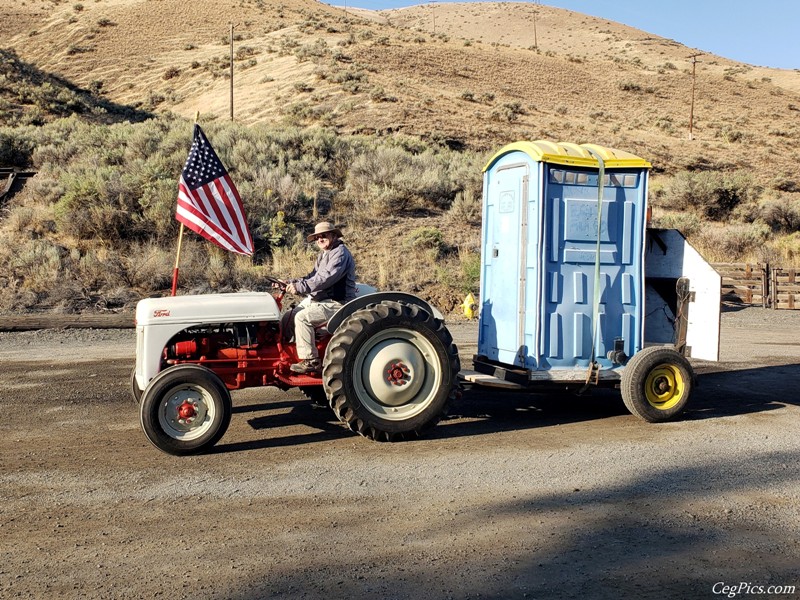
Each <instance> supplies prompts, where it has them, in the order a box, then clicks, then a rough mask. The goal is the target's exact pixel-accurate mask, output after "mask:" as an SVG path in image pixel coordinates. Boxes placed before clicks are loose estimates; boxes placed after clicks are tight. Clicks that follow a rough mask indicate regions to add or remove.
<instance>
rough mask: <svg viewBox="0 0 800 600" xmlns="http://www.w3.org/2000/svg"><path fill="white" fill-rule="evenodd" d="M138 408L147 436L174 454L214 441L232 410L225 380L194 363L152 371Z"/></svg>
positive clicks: (194, 451)
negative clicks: (159, 371) (154, 373)
mask: <svg viewBox="0 0 800 600" xmlns="http://www.w3.org/2000/svg"><path fill="white" fill-rule="evenodd" d="M139 408H140V410H139V416H140V419H141V423H142V429H143V430H144V434H145V435H146V436H147V439H148V440H150V442H151V443H152V444H153V445H154V446H155V447H156V448H158V449H159V450H162V451H164V452H166V453H167V454H174V455H178V456H179V455H185V454H197V453H199V452H203V451H204V450H207V449H208V448H210V447H211V446H213V445H214V444H216V443H217V442H218V441H219V440H220V438H222V436H223V435H224V434H225V431H226V430H227V429H228V425H229V424H230V421H231V412H232V409H231V396H230V393H229V392H228V389H227V388H226V387H225V384H224V383H223V382H222V380H221V379H220V378H219V377H217V375H215V374H214V373H213V372H211V371H210V370H208V369H206V368H204V367H200V366H198V365H178V366H175V367H172V368H169V369H166V370H165V371H162V372H161V373H159V374H158V375H156V376H155V377H154V378H153V380H152V381H151V382H150V384H149V385H148V386H147V389H146V390H145V391H144V394H143V395H142V401H141V405H140V407H139Z"/></svg>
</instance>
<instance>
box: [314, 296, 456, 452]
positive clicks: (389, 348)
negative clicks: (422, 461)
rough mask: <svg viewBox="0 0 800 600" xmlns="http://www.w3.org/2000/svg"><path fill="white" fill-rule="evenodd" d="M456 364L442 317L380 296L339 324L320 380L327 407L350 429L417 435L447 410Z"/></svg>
mask: <svg viewBox="0 0 800 600" xmlns="http://www.w3.org/2000/svg"><path fill="white" fill-rule="evenodd" d="M459 368H460V366H459V360H458V351H457V349H456V347H455V345H454V344H453V339H452V337H451V336H450V332H449V331H448V330H447V328H446V327H445V325H444V322H443V321H441V320H439V319H436V318H435V317H433V316H432V315H431V314H430V313H429V312H428V311H426V310H425V309H423V308H421V307H420V306H418V305H415V304H407V303H405V302H392V301H388V300H387V301H383V302H381V303H379V304H373V305H370V306H367V307H366V308H364V309H361V310H358V311H356V312H354V313H353V314H352V315H350V316H349V317H348V318H347V319H346V320H345V321H344V322H343V323H342V324H341V325H339V327H338V328H337V329H336V331H335V332H334V334H333V337H332V338H331V341H330V343H329V344H328V350H327V352H326V354H325V361H324V364H323V369H322V380H323V384H324V387H325V392H326V394H327V396H328V399H329V401H330V404H331V408H333V411H334V412H335V413H336V416H337V417H338V418H339V420H340V421H342V423H344V424H345V425H346V426H347V427H348V428H349V429H351V430H352V431H355V432H356V433H359V434H361V435H363V436H364V437H367V438H370V439H373V440H377V441H397V440H403V439H410V438H416V437H419V436H420V435H422V434H423V433H424V432H425V431H427V430H428V429H430V428H431V427H433V426H434V425H436V424H437V423H438V422H439V421H440V420H441V419H442V417H443V416H445V415H446V414H447V408H448V405H449V403H450V401H452V400H453V399H454V398H455V396H456V393H457V391H458V379H457V375H458V371H459Z"/></svg>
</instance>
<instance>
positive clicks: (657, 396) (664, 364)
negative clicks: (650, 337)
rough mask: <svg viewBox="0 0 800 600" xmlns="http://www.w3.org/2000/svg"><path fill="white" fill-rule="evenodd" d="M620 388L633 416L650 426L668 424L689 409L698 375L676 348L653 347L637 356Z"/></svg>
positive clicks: (631, 361)
mask: <svg viewBox="0 0 800 600" xmlns="http://www.w3.org/2000/svg"><path fill="white" fill-rule="evenodd" d="M620 387H621V391H622V401H623V402H624V403H625V406H626V407H627V408H628V410H629V411H631V413H633V414H634V415H636V416H637V417H639V418H640V419H644V420H645V421H649V422H650V423H657V422H660V421H668V420H670V419H674V418H675V417H677V416H678V415H679V414H680V413H682V412H683V410H684V409H685V408H686V404H687V403H688V402H689V397H690V396H691V394H692V388H693V387H694V371H693V370H692V366H691V365H690V364H689V361H688V360H686V358H684V357H683V355H681V354H679V353H678V352H676V351H675V350H673V349H672V348H666V347H663V346H651V347H649V348H644V349H643V350H641V351H640V352H638V353H636V354H634V356H633V358H631V360H630V361H629V362H628V364H627V365H626V366H625V368H624V369H623V371H622V382H621V386H620Z"/></svg>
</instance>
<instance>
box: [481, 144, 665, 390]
mask: <svg viewBox="0 0 800 600" xmlns="http://www.w3.org/2000/svg"><path fill="white" fill-rule="evenodd" d="M649 168H650V163H648V162H647V161H646V160H644V159H642V158H639V157H637V156H634V155H632V154H629V153H626V152H620V151H618V150H613V149H610V148H604V147H601V146H595V145H591V144H584V145H580V146H579V145H577V144H569V143H557V144H556V143H552V142H547V141H541V140H539V141H535V142H518V143H514V144H510V145H508V146H506V147H504V148H502V149H501V150H500V151H499V152H497V153H496V154H495V155H494V156H493V157H492V158H491V160H490V161H489V162H488V164H487V165H486V167H485V168H484V183H483V230H482V238H483V239H482V266H481V269H482V270H481V289H480V298H481V313H480V330H479V336H478V354H479V355H480V356H483V357H486V358H487V359H488V360H490V361H495V362H497V363H501V364H506V365H510V366H514V367H521V368H522V369H526V370H530V371H542V372H548V371H551V370H554V369H558V370H567V371H574V373H573V377H574V378H575V379H580V378H582V377H583V376H584V374H585V372H586V370H587V368H589V367H590V366H591V363H592V362H593V359H594V362H595V363H596V364H597V365H598V366H599V367H600V368H601V371H602V370H607V369H614V368H616V367H618V366H620V364H619V363H618V362H617V363H615V362H614V360H613V358H609V357H608V356H609V352H614V351H616V352H618V353H619V352H624V353H625V355H626V356H633V355H634V354H635V353H636V352H637V351H638V350H640V349H641V347H642V329H643V312H642V311H643V302H642V298H643V279H644V270H643V256H642V255H643V237H644V230H645V220H646V219H645V214H646V197H647V193H646V190H647V176H648V170H649ZM601 178H602V179H601ZM599 194H602V197H600V196H599ZM598 217H599V227H598ZM595 294H597V297H595ZM593 332H596V333H595V335H594V340H595V343H594V347H593V344H592V339H593ZM619 356H621V354H620V355H619ZM563 377H566V378H567V379H570V378H571V377H570V376H569V375H568V374H566V373H564V374H560V375H559V378H563ZM547 378H552V377H551V376H548V377H547Z"/></svg>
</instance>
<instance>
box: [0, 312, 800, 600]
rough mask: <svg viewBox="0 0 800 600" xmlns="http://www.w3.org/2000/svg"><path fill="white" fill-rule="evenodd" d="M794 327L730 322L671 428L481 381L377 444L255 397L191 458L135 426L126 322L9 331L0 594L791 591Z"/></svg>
mask: <svg viewBox="0 0 800 600" xmlns="http://www.w3.org/2000/svg"><path fill="white" fill-rule="evenodd" d="M798 326H800V311H797V312H794V311H777V312H776V311H767V310H761V309H756V308H747V309H743V310H728V311H726V312H725V313H724V314H723V321H722V360H721V362H720V363H702V362H698V363H695V366H696V369H697V371H698V373H699V387H698V389H697V390H696V393H695V396H694V398H693V402H692V404H691V406H690V408H689V410H688V411H687V413H686V414H685V416H684V418H683V419H682V420H680V421H677V422H673V423H666V424H660V425H653V424H647V423H644V422H642V421H639V420H638V419H636V418H635V417H633V416H631V415H629V414H628V413H627V412H626V411H625V409H624V407H623V405H622V402H621V400H620V398H619V395H618V394H617V393H614V392H603V393H597V394H594V395H592V396H591V397H580V398H576V397H573V396H569V395H542V394H534V395H531V394H520V393H509V392H505V393H503V392H494V391H490V390H482V389H477V388H476V389H472V390H468V391H466V392H465V394H464V398H463V401H462V402H461V403H460V404H458V405H457V406H455V407H454V409H453V415H452V416H451V418H449V419H447V420H446V421H444V422H443V423H441V424H440V425H439V426H438V427H437V428H436V429H435V430H434V431H433V434H432V435H431V436H430V437H428V438H427V439H424V440H419V441H414V442H404V443H398V444H379V443H375V442H370V441H368V440H366V439H363V438H360V437H358V436H355V435H354V434H351V433H350V432H348V431H346V430H345V429H343V428H341V427H340V426H339V425H338V424H337V423H336V422H335V419H334V417H333V414H332V413H328V412H327V411H320V410H313V409H312V408H311V407H310V406H309V403H308V401H307V400H305V399H304V397H303V396H302V394H300V393H298V392H297V391H296V390H295V391H288V392H281V391H278V390H272V389H266V388H265V389H251V390H244V391H242V392H237V393H235V394H234V406H235V409H234V410H235V413H234V416H233V421H232V424H231V427H230V429H229V430H228V433H227V434H226V435H225V437H224V438H223V439H222V441H221V442H220V444H219V445H218V446H217V448H216V449H215V452H213V453H211V454H208V455H205V456H196V457H188V458H176V457H172V456H168V455H165V454H162V453H161V452H159V451H157V450H156V449H155V448H153V447H152V446H151V445H150V444H149V443H148V442H147V441H146V440H145V438H144V436H143V434H142V433H141V431H140V430H139V424H138V412H137V407H136V405H135V404H134V403H133V402H132V401H131V400H130V399H129V395H128V375H129V372H130V368H131V365H132V360H133V350H134V332H133V331H132V330H64V331H52V330H43V331H35V332H22V333H0V386H2V387H0V389H2V392H0V394H1V396H0V410H2V414H3V415H4V417H5V418H4V419H3V422H2V425H0V457H2V458H1V459H0V460H1V461H2V462H0V501H1V502H0V559H2V560H0V597H2V598H50V597H59V598H157V597H169V598H233V599H255V598H286V599H295V598H362V597H373V598H414V599H417V598H574V597H578V596H584V597H589V598H621V597H622V598H703V597H709V598H712V597H727V596H724V595H723V594H722V590H723V586H725V585H732V586H733V585H735V586H740V584H742V583H745V584H747V585H749V586H750V587H749V590H750V591H751V593H753V592H754V591H757V590H758V589H759V587H758V586H763V590H764V591H765V592H766V591H768V590H769V591H770V592H771V593H770V594H768V597H780V598H797V597H800V535H798V534H799V533H800V436H798V422H800V421H799V419H798V417H800V395H798V393H797V390H796V387H795V386H794V381H795V380H796V379H797V376H798V374H800V341H798V335H797V332H798V331H800V328H799V327H798ZM451 330H452V331H453V333H454V337H455V338H456V341H457V344H458V346H459V350H460V353H461V355H462V357H463V359H464V360H463V362H465V363H466V362H468V359H469V357H471V356H472V354H473V352H474V351H475V339H476V326H475V325H474V324H472V323H455V324H453V325H452V326H451ZM770 586H779V587H780V589H778V588H774V587H772V588H771V587H770ZM791 586H794V590H792V589H791ZM744 589H745V588H742V590H744ZM739 595H745V594H744V591H742V593H741V594H739Z"/></svg>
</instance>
